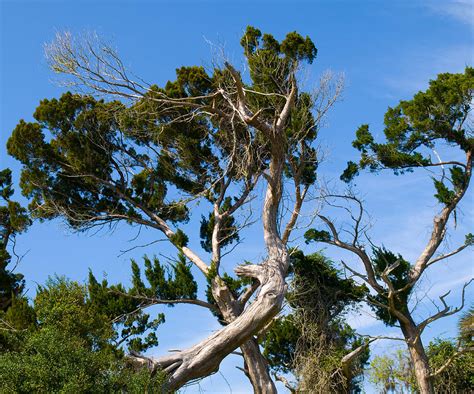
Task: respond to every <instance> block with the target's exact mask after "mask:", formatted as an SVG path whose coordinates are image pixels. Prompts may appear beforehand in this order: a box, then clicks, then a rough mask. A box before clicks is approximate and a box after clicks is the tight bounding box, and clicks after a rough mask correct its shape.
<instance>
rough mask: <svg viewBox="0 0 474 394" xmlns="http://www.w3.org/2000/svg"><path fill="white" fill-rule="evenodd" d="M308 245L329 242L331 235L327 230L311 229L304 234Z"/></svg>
mask: <svg viewBox="0 0 474 394" xmlns="http://www.w3.org/2000/svg"><path fill="white" fill-rule="evenodd" d="M304 238H305V242H306V244H309V243H310V242H328V241H331V234H329V233H328V232H327V231H325V230H316V229H314V228H312V229H309V230H308V231H306V232H305V233H304Z"/></svg>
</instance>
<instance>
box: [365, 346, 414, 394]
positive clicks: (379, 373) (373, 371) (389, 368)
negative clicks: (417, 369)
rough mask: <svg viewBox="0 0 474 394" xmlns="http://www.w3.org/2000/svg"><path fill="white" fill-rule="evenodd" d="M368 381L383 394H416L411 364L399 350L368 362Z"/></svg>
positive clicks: (407, 357)
mask: <svg viewBox="0 0 474 394" xmlns="http://www.w3.org/2000/svg"><path fill="white" fill-rule="evenodd" d="M369 379H370V381H371V382H372V383H374V384H375V385H376V386H377V387H379V388H380V390H381V392H382V393H384V394H385V393H389V392H394V393H397V392H400V393H403V392H404V390H406V392H407V393H410V392H416V379H415V376H414V373H413V364H412V362H411V359H410V357H409V356H407V354H406V353H405V352H404V351H403V350H401V349H399V350H397V351H396V352H395V353H393V354H391V355H381V356H375V357H374V358H373V360H372V361H371V362H370V370H369Z"/></svg>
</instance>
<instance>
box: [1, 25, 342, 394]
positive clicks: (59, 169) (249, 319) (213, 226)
mask: <svg viewBox="0 0 474 394" xmlns="http://www.w3.org/2000/svg"><path fill="white" fill-rule="evenodd" d="M241 44H242V46H243V48H244V55H245V60H246V61H247V64H248V69H249V77H248V78H247V79H245V78H243V76H242V75H241V74H240V73H239V72H238V71H237V70H236V69H235V68H234V67H233V66H232V65H231V64H230V63H228V62H224V64H222V65H221V66H217V67H216V68H215V69H214V70H212V71H211V72H209V73H208V72H207V71H206V70H204V68H202V67H181V68H179V69H178V70H177V79H176V80H175V81H170V82H168V83H167V84H166V85H165V86H164V87H158V86H156V85H147V84H145V83H144V82H141V80H136V81H135V80H132V79H130V77H129V73H128V71H127V70H126V69H125V68H124V66H123V63H122V61H121V60H120V58H119V57H118V56H117V54H116V52H115V51H113V50H112V49H111V48H110V46H106V45H103V44H102V43H100V42H97V41H94V40H91V39H88V40H87V39H86V40H85V41H84V40H83V41H81V40H76V39H74V38H73V37H72V36H71V35H70V34H67V33H66V34H63V35H58V37H57V39H56V41H55V42H54V43H53V44H51V45H50V46H49V47H48V48H47V54H48V57H49V60H50V62H51V67H52V69H53V70H54V71H56V72H58V73H62V74H66V75H69V76H71V77H72V83H73V84H79V85H81V87H82V88H85V89H88V90H89V91H92V92H93V93H99V94H101V95H103V97H104V98H105V100H97V99H95V98H93V97H92V96H89V95H78V94H72V93H66V94H64V95H63V96H62V97H61V98H60V99H52V100H43V101H42V102H41V103H40V105H39V107H38V108H37V109H36V111H35V113H34V117H35V120H36V121H35V122H31V123H27V122H24V121H20V123H19V124H18V125H17V127H16V128H15V130H14V131H13V134H12V136H11V138H10V139H9V141H8V151H9V153H10V154H11V155H13V156H14V157H15V158H17V159H18V160H19V161H20V162H22V164H23V171H22V175H21V187H22V191H23V193H24V194H25V195H26V196H27V197H29V198H30V200H31V203H30V210H31V212H32V213H33V214H34V215H35V217H39V218H41V219H52V218H56V217H62V218H64V219H65V220H66V221H67V223H68V224H69V225H70V226H71V228H73V229H75V230H78V231H84V230H87V229H90V228H92V227H95V226H103V225H113V224H114V223H116V222H118V221H123V222H127V223H129V224H132V225H137V226H146V227H147V228H150V229H153V230H156V231H157V232H158V233H161V234H162V235H164V236H165V238H166V239H167V240H168V241H169V242H171V243H172V244H173V245H174V246H175V247H176V248H177V249H178V251H179V252H180V253H182V254H183V255H184V256H185V258H186V261H189V262H191V263H192V264H193V265H194V266H195V267H196V268H197V269H198V270H200V271H201V273H202V274H203V275H204V276H205V277H206V278H207V280H208V281H209V283H210V286H211V293H212V297H213V298H214V301H215V306H214V305H213V306H210V303H207V302H205V301H201V300H195V299H192V300H191V301H186V300H183V301H182V302H188V303H190V304H194V305H198V306H201V307H205V308H208V309H211V310H214V308H215V307H217V308H218V310H219V315H220V316H221V320H222V321H223V322H225V326H224V327H223V328H222V329H221V330H219V331H217V332H215V333H213V334H212V335H211V336H210V337H209V338H207V339H205V340H203V341H201V342H200V343H198V344H196V345H195V346H193V347H191V348H189V349H183V350H182V351H180V352H176V353H173V354H171V355H168V356H165V357H162V358H159V359H157V360H149V359H145V358H143V357H141V358H140V357H135V360H136V361H137V362H141V363H144V364H146V365H152V366H153V368H159V369H163V370H164V371H165V372H166V373H167V374H168V377H169V378H168V382H167V389H169V390H173V389H177V388H179V387H181V386H182V385H183V384H185V383H186V382H188V381H190V380H193V379H198V378H201V377H204V376H207V375H209V374H210V373H212V372H214V371H216V370H217V368H218V367H219V364H220V362H221V360H222V359H223V358H224V357H226V356H227V355H228V354H230V353H231V352H233V351H234V350H235V349H236V348H238V347H240V348H241V350H242V353H243V357H244V366H245V371H246V374H247V375H248V376H249V378H250V379H251V382H252V385H253V387H254V389H255V391H256V392H275V386H274V384H273V381H272V379H271V377H270V375H269V373H268V367H267V364H266V360H265V359H264V357H263V356H262V355H261V353H260V349H259V347H258V343H257V341H256V337H255V336H256V335H258V333H259V332H260V331H261V330H262V329H264V328H265V327H266V326H267V325H268V324H269V323H270V321H271V320H272V319H273V317H274V316H275V315H276V314H277V313H278V312H279V311H280V309H281V306H282V302H283V299H284V293H285V288H286V285H285V276H286V273H287V268H288V264H289V260H288V252H287V243H288V241H289V238H290V235H291V232H292V231H293V229H294V227H295V225H296V222H297V220H298V217H299V215H300V212H301V208H302V205H303V202H304V200H305V198H306V196H307V193H308V190H309V189H310V188H311V186H312V185H314V183H315V180H316V177H315V170H316V167H317V164H318V160H317V155H316V149H315V147H314V141H315V138H316V136H317V132H318V129H319V127H320V123H321V120H322V119H323V117H324V115H325V114H326V113H327V111H328V109H329V108H330V107H331V106H332V105H333V104H334V102H335V101H336V99H337V97H338V95H339V93H340V90H341V84H340V83H336V84H333V83H332V82H331V80H330V78H328V77H324V78H323V79H322V83H321V86H320V88H319V89H318V90H317V91H316V92H315V94H311V93H305V92H302V91H301V89H300V88H299V87H298V83H297V76H298V75H297V72H298V70H299V67H300V65H301V64H302V63H304V62H307V63H312V62H313V60H314V59H315V57H316V53H317V51H316V47H315V46H314V44H313V42H312V41H311V40H310V39H309V38H308V37H306V38H304V37H302V36H301V35H299V34H297V33H296V32H293V33H289V34H288V35H287V36H286V38H285V39H284V40H282V41H281V42H279V41H277V40H276V39H275V38H274V37H273V36H271V35H269V34H263V35H262V33H261V32H260V31H259V30H258V29H255V28H252V27H249V28H247V30H246V33H245V34H244V36H243V38H242V40H241ZM113 98H115V99H116V100H112V99H113ZM260 183H264V184H265V187H266V191H265V195H264V197H263V202H262V205H261V208H259V212H260V213H261V219H262V229H261V230H262V240H263V242H264V244H265V247H266V257H265V258H264V259H263V261H261V262H258V261H257V262H253V264H244V265H240V266H237V267H235V269H234V272H235V273H236V274H237V275H239V276H241V277H243V278H245V280H246V281H247V282H249V283H251V284H249V285H247V287H245V288H244V289H242V290H241V291H239V292H238V293H236V292H235V291H234V292H233V291H232V289H231V288H230V286H229V280H227V281H226V279H225V274H224V273H223V272H222V269H221V261H222V258H223V253H222V251H223V248H225V247H226V246H229V245H231V244H232V243H234V246H235V242H236V241H237V240H238V232H239V231H240V230H241V228H242V227H244V226H245V224H246V220H245V216H244V218H242V216H240V220H239V215H242V213H244V214H245V213H246V210H245V206H246V204H247V203H248V202H249V200H250V196H251V194H252V193H253V192H255V191H256V190H258V189H256V188H257V186H258V185H259V184H260ZM287 187H291V189H289V190H291V191H292V194H293V195H294V196H295V197H294V204H293V207H292V208H291V209H290V212H289V213H288V215H283V218H281V217H280V214H281V213H282V195H283V190H284V188H287ZM190 201H199V202H200V203H201V207H202V209H208V212H209V213H208V214H207V215H204V219H203V223H202V226H201V236H202V242H203V243H202V246H203V248H204V252H207V251H211V252H210V255H207V256H206V257H202V254H201V253H198V252H197V251H196V250H192V249H191V248H190V246H189V245H188V236H187V235H186V233H185V231H184V230H185V227H186V223H187V222H188V221H189V220H190V219H191V216H192V211H191V210H190V209H188V204H189V202H190ZM286 219H287V220H286Z"/></svg>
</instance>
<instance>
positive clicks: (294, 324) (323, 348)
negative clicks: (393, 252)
mask: <svg viewBox="0 0 474 394" xmlns="http://www.w3.org/2000/svg"><path fill="white" fill-rule="evenodd" d="M366 294H367V287H366V286H364V285H362V286H359V285H357V284H356V283H355V282H354V281H353V280H352V279H345V278H343V277H342V273H341V272H340V271H339V270H337V269H336V268H335V267H334V266H333V263H332V262H331V261H330V260H328V259H327V258H326V257H324V256H323V255H321V254H318V253H316V254H311V255H304V254H303V253H302V252H301V251H293V252H292V258H291V267H290V291H289V292H288V294H287V301H288V305H289V307H290V311H291V312H290V314H288V315H286V316H283V317H281V318H279V319H278V320H276V321H275V322H274V324H273V325H272V327H271V329H270V330H269V331H268V332H267V333H266V334H265V337H264V340H263V343H262V345H263V347H264V355H265V356H266V357H267V359H268V360H269V363H270V366H271V368H272V369H273V370H275V371H276V372H283V373H288V372H292V373H293V374H294V375H295V377H296V378H297V380H298V389H301V390H303V391H304V390H308V388H309V387H312V388H313V390H320V389H321V390H324V392H344V391H347V390H352V391H354V390H356V391H357V388H358V378H359V377H360V374H361V373H362V371H363V366H364V364H365V363H366V362H367V360H368V357H369V352H368V347H365V348H364V349H363V351H362V352H361V353H360V354H359V355H358V356H357V357H356V358H355V359H354V360H351V362H350V365H349V366H347V367H346V366H344V365H343V363H342V359H343V357H344V356H346V355H347V354H348V353H350V352H351V351H353V350H355V349H357V348H358V347H360V346H361V345H363V344H364V341H363V340H361V339H360V337H358V336H357V334H356V332H355V331H354V330H353V329H352V328H351V327H350V326H349V324H348V323H347V322H346V320H345V315H346V314H347V312H349V311H351V310H354V309H355V308H357V306H358V303H360V302H361V301H362V300H363V299H364V297H365V296H366ZM316 388H317V389H316ZM323 388H324V389H323ZM321 392H323V391H321Z"/></svg>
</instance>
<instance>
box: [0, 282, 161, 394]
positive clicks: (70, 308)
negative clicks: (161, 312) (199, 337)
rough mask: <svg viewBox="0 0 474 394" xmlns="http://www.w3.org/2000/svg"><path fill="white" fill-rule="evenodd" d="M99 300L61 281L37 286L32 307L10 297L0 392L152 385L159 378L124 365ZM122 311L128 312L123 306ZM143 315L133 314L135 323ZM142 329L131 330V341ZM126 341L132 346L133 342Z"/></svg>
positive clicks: (84, 289) (0, 357)
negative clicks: (11, 302) (6, 345)
mask: <svg viewBox="0 0 474 394" xmlns="http://www.w3.org/2000/svg"><path fill="white" fill-rule="evenodd" d="M92 286H94V284H92ZM98 302H100V300H97V299H94V296H93V295H92V294H91V293H90V292H89V291H88V289H87V287H86V286H83V285H80V284H78V283H77V282H72V281H69V280H66V279H64V278H54V279H50V280H49V281H48V282H47V283H46V285H44V286H41V287H40V288H39V289H38V292H37V295H36V297H35V299H34V303H33V305H32V306H29V305H28V304H27V302H26V300H25V299H24V298H19V299H15V301H14V303H13V305H12V307H11V308H10V309H9V310H8V312H7V313H6V314H4V315H3V316H2V321H3V322H4V324H5V325H6V327H7V328H8V330H4V331H3V335H4V337H5V340H6V342H7V343H8V345H9V346H8V349H3V351H2V352H1V353H0V391H2V392H8V393H10V392H11V393H31V392H41V393H53V392H64V393H71V392H74V393H90V392H94V393H110V392H130V393H138V392H144V391H146V390H150V389H152V388H153V387H157V386H156V383H159V382H160V380H162V376H161V375H160V374H151V373H150V372H149V371H147V370H142V371H140V372H137V371H135V370H134V369H133V368H131V367H130V366H128V365H127V363H126V360H125V359H124V358H123V350H122V348H121V347H119V343H120V340H119V333H118V332H117V331H116V327H115V325H114V320H113V319H111V317H110V315H108V313H109V312H110V308H109V306H108V305H102V307H103V308H102V307H101V305H99V303H98ZM121 309H122V313H126V312H127V311H128V312H131V311H130V308H127V307H126V306H125V307H122V308H121ZM116 311H118V309H116ZM142 317H143V314H142V313H141V312H140V313H135V320H137V321H139V322H140V320H141V318H142ZM160 322H161V321H160ZM157 324H159V322H157V323H155V324H154V325H153V327H150V326H148V327H146V328H147V329H155V328H156V325H157ZM125 325H127V323H125ZM4 328H5V327H4ZM142 328H144V327H142ZM144 331H145V330H144V329H142V330H136V331H135V332H133V333H132V334H133V337H135V336H137V335H140V334H142V333H144ZM130 336H132V335H130ZM122 337H123V332H122ZM127 338H128V337H127ZM128 343H129V345H132V346H133V340H130V341H129V342H128ZM154 344H156V341H155V342H148V343H147V345H148V346H151V345H154ZM144 347H145V346H143V344H142V348H144ZM158 387H159V386H158ZM152 392H153V391H152Z"/></svg>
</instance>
